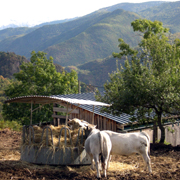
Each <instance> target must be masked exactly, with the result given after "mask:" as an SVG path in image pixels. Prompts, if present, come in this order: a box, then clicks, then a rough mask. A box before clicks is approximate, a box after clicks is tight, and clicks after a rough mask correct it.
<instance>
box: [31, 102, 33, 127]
mask: <svg viewBox="0 0 180 180" xmlns="http://www.w3.org/2000/svg"><path fill="white" fill-rule="evenodd" d="M32 108H33V101H32V100H31V120H30V125H32Z"/></svg>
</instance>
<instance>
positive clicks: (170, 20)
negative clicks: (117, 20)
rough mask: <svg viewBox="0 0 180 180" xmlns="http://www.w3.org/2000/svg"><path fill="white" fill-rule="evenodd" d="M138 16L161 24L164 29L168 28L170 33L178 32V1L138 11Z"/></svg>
mask: <svg viewBox="0 0 180 180" xmlns="http://www.w3.org/2000/svg"><path fill="white" fill-rule="evenodd" d="M138 14H139V15H141V16H142V17H144V18H146V19H150V20H151V21H154V20H158V21H161V22H163V24H164V26H165V27H168V28H170V32H171V33H176V32H180V19H179V18H180V1H177V2H169V3H163V4H161V5H159V6H156V7H151V8H148V9H146V10H143V11H140V12H138Z"/></svg>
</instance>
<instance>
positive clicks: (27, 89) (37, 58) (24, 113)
mask: <svg viewBox="0 0 180 180" xmlns="http://www.w3.org/2000/svg"><path fill="white" fill-rule="evenodd" d="M20 69H21V70H20V72H18V73H15V74H14V77H15V81H14V82H13V83H11V84H10V85H9V86H8V88H7V89H6V90H5V94H6V96H7V97H8V98H13V97H18V96H25V95H46V96H49V95H58V94H70V93H77V92H78V77H77V73H76V72H75V71H73V70H72V71H71V72H70V73H66V72H62V73H59V72H57V71H56V68H55V65H54V64H53V58H52V57H49V59H47V57H46V54H45V53H44V52H41V51H39V52H37V53H36V52H35V51H33V52H32V53H31V59H30V62H28V63H25V62H24V63H22V65H21V66H20ZM3 116H4V117H5V119H8V120H18V121H21V122H22V123H23V124H27V123H29V119H30V105H29V104H18V103H11V104H5V105H4V107H3ZM51 116H52V105H46V106H43V107H42V108H41V109H39V110H38V111H37V112H35V113H34V114H33V119H34V123H35V122H39V121H40V120H41V121H49V120H51V118H52V117H51Z"/></svg>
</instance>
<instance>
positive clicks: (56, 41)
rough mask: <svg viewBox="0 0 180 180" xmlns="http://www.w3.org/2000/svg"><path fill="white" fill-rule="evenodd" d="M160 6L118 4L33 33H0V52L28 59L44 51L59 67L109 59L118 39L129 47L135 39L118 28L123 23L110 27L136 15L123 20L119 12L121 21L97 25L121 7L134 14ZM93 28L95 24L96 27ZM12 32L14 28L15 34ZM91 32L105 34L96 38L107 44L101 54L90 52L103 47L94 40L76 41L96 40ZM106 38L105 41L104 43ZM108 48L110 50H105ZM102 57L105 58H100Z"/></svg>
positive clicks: (154, 3)
mask: <svg viewBox="0 0 180 180" xmlns="http://www.w3.org/2000/svg"><path fill="white" fill-rule="evenodd" d="M161 3H162V2H153V1H152V2H147V3H120V4H117V5H114V6H110V7H107V8H103V9H100V10H99V11H95V12H93V13H91V14H89V15H86V16H83V17H81V18H75V19H74V20H72V21H68V22H65V21H57V23H58V22H61V23H59V24H54V23H56V22H52V23H53V24H52V25H50V24H51V23H50V22H49V23H47V24H48V25H46V23H45V24H42V26H41V25H40V26H37V27H35V28H37V29H35V30H34V31H31V32H29V33H26V32H22V33H17V32H16V33H14V34H13V33H8V32H5V33H4V34H3V33H2V32H1V31H0V34H1V33H2V36H3V38H4V37H7V38H6V39H3V41H1V42H0V51H5V52H6V51H9V52H15V53H16V54H19V55H24V56H26V57H27V58H29V57H30V53H31V51H32V50H35V51H46V50H47V52H48V54H49V55H52V56H53V57H54V59H55V60H56V62H57V63H61V62H63V64H61V65H66V64H68V65H69V63H70V61H72V62H73V63H72V64H79V63H82V62H84V59H85V58H86V57H88V59H87V60H85V62H87V61H89V60H93V59H96V58H99V57H100V58H104V57H105V55H108V56H109V55H110V54H111V53H112V50H111V49H114V48H117V39H118V38H119V37H121V38H124V39H126V40H130V41H127V43H130V44H132V41H134V37H133V38H132V37H128V36H129V34H131V32H127V33H124V32H123V31H126V30H124V29H122V30H121V28H126V27H124V24H118V25H119V27H114V29H113V28H112V26H113V25H114V24H115V25H117V23H122V19H123V18H124V22H123V23H125V22H126V19H127V16H129V17H128V18H129V19H128V21H127V23H126V24H128V25H130V21H131V20H134V18H132V16H134V17H135V15H132V14H131V15H127V13H124V14H125V16H126V17H123V16H124V14H123V13H122V14H121V15H122V17H120V19H121V21H120V20H119V21H118V19H116V17H114V19H113V21H114V23H111V22H108V21H107V20H106V22H105V24H106V25H100V23H104V22H101V20H103V19H105V18H108V16H111V13H113V11H116V10H117V9H119V8H122V9H125V10H128V11H134V12H137V11H140V10H143V9H145V8H148V7H151V6H156V5H158V4H161ZM130 16H131V17H130ZM117 18H119V17H117ZM136 18H138V16H137V15H136ZM111 20H112V19H111ZM62 22H63V23H62ZM96 24H97V25H96ZM95 25H96V27H95ZM92 26H94V27H92ZM110 26H111V27H110ZM120 26H121V27H120ZM90 27H92V29H91V30H89V31H88V29H89V28H90ZM103 28H104V29H103ZM15 29H16V28H15ZM15 29H14V31H17V30H15ZM93 29H95V31H96V32H97V31H99V33H101V34H102V33H105V34H104V35H103V34H102V36H101V37H102V38H103V39H101V37H99V38H98V39H99V41H101V42H103V43H106V41H107V42H108V43H107V46H106V45H104V46H102V47H101V48H100V51H99V52H100V53H97V52H93V51H92V50H94V49H96V48H97V47H98V46H101V45H102V44H101V43H97V42H94V41H93V42H88V43H87V42H84V41H83V42H81V39H78V38H77V36H78V35H79V38H82V39H83V38H85V41H86V40H88V39H91V38H92V37H93V36H94V35H95V37H93V38H96V37H97V36H96V35H97V33H96V32H95V33H93ZM86 30H87V31H86ZM118 31H119V32H120V33H119V35H118V34H117V33H118ZM121 31H122V35H123V37H122V36H121ZM127 31H129V30H128V28H127ZM83 33H84V34H85V36H83ZM80 34H81V35H80ZM107 34H109V35H108V36H107ZM12 35H14V36H12ZM87 36H88V37H87ZM110 36H111V38H112V40H109V37H110ZM125 36H126V37H125ZM105 38H107V40H106V39H105ZM83 40H84V39H83ZM113 40H114V42H113V43H111V42H112V41H113ZM61 43H62V44H61ZM71 43H75V45H74V46H73V45H72V44H71ZM92 43H95V44H97V46H96V47H94V49H93V48H92V46H93V45H94V44H92ZM69 44H71V48H67V47H68V46H69ZM134 44H136V40H135V41H134V42H133V45H134ZM81 45H82V46H84V47H83V51H84V52H83V53H82V52H81V51H80V50H79V52H78V51H77V49H79V48H80V47H81ZM62 46H63V48H62ZM87 46H90V50H89V51H87V53H86V52H85V51H86V50H88V47H87ZM64 47H65V48H64ZM109 47H110V48H109ZM111 47H112V48H111ZM59 49H61V50H60V51H61V52H60V53H61V54H62V55H59V54H60V53H59V52H58V51H59ZM80 49H81V48H80ZM107 49H108V50H109V51H107ZM65 51H66V52H65ZM62 52H63V53H64V54H63V53H62ZM69 52H75V53H71V55H69V56H68V57H65V58H64V56H66V55H67V54H69ZM90 52H91V53H90ZM92 52H93V53H92ZM56 53H57V54H56ZM108 53H109V54H108ZM74 54H77V57H76V58H75V59H74ZM92 54H97V55H94V56H93V55H92ZM102 54H103V55H104V56H101V55H102ZM70 59H71V60H70ZM77 59H79V62H77V63H74V61H76V60H77ZM66 61H67V63H66Z"/></svg>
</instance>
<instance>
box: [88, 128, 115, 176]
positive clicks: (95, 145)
mask: <svg viewBox="0 0 180 180" xmlns="http://www.w3.org/2000/svg"><path fill="white" fill-rule="evenodd" d="M111 148H112V143H111V140H110V138H109V135H108V134H106V133H105V132H103V131H100V130H98V129H95V128H91V132H90V134H89V136H88V138H87V139H86V141H85V150H86V152H87V153H88V154H89V155H90V157H91V165H92V169H94V163H93V160H94V161H95V164H96V170H97V178H101V174H100V162H101V164H102V169H103V175H104V177H106V170H107V168H108V166H109V158H110V151H111Z"/></svg>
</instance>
